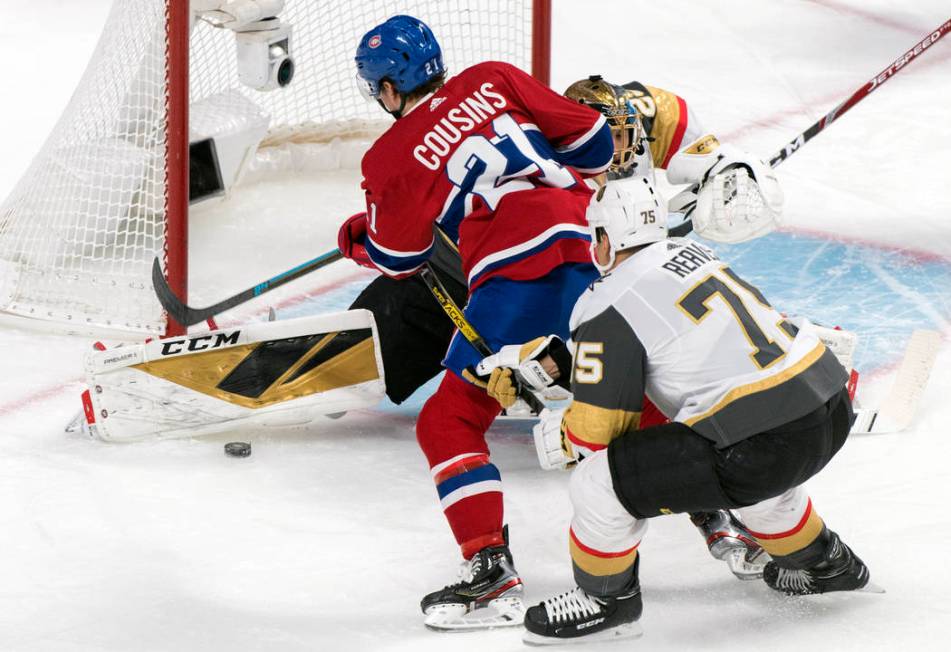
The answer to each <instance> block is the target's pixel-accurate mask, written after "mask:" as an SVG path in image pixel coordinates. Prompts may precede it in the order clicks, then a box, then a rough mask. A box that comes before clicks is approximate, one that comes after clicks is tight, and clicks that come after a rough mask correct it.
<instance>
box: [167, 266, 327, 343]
mask: <svg viewBox="0 0 951 652" xmlns="http://www.w3.org/2000/svg"><path fill="white" fill-rule="evenodd" d="M341 258H343V254H342V253H340V250H339V249H333V250H331V251H328V252H327V253H325V254H321V255H320V256H317V257H316V258H314V259H312V260H308V261H307V262H306V263H301V264H300V265H298V266H296V267H293V268H291V269H289V270H287V271H286V272H282V273H280V274H278V275H277V276H273V277H271V278H269V279H267V280H266V281H263V282H261V283H258V284H257V285H255V286H254V287H250V288H248V289H247V290H243V291H241V292H238V293H237V294H235V295H233V296H230V297H228V298H227V299H225V300H223V301H219V302H218V303H216V304H213V305H210V306H208V307H206V308H192V307H191V306H188V305H186V304H185V303H183V302H182V300H181V299H179V298H178V296H176V295H175V292H173V291H172V288H170V287H169V286H168V281H166V280H165V275H164V274H163V273H162V265H161V263H160V262H159V259H158V257H157V256H156V258H155V260H154V261H153V262H152V285H153V286H154V287H155V294H156V296H158V300H159V303H161V304H162V307H163V308H165V311H166V312H167V313H168V315H169V316H170V317H171V318H172V319H174V320H175V321H177V322H178V323H179V324H181V325H182V326H184V327H185V328H188V327H189V326H193V325H195V324H199V323H201V322H203V321H205V320H206V319H208V318H209V317H214V316H215V315H218V314H220V313H222V312H224V311H225V310H230V309H231V308H234V307H235V306H238V305H241V304H242V303H244V302H245V301H249V300H251V299H253V298H255V297H258V296H260V295H262V294H264V293H265V292H268V291H270V290H273V289H274V288H276V287H280V286H282V285H284V284H285V283H290V282H291V281H293V280H294V279H297V278H300V277H301V276H303V275H305V274H309V273H310V272H312V271H314V270H315V269H320V268H321V267H326V266H327V265H329V264H330V263H332V262H334V261H337V260H340V259H341Z"/></svg>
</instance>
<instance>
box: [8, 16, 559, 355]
mask: <svg viewBox="0 0 951 652" xmlns="http://www.w3.org/2000/svg"><path fill="white" fill-rule="evenodd" d="M209 4H214V3H213V2H209V0H114V4H113V7H112V9H111V11H110V14H109V18H108V19H107V22H106V24H105V26H104V28H103V32H102V35H101V36H100V39H99V42H98V44H97V46H96V49H95V51H94V54H93V56H92V58H91V59H90V62H89V64H88V65H87V68H86V71H85V73H84V75H83V77H82V79H81V80H80V82H79V84H78V86H77V88H76V90H75V92H74V94H73V96H72V98H71V100H70V102H69V104H68V105H67V107H66V109H65V110H64V112H63V114H62V115H61V117H60V119H59V121H58V122H57V125H56V127H55V128H54V129H53V131H52V132H51V133H50V134H49V136H48V138H47V140H46V143H45V144H44V146H43V148H42V149H41V150H40V152H39V153H38V154H37V155H36V157H35V158H34V160H33V162H32V163H31V165H30V167H29V168H28V169H27V171H26V173H25V174H24V176H23V177H22V178H21V180H20V181H19V183H18V184H17V185H16V186H15V187H14V188H13V190H12V191H11V192H10V194H9V195H8V196H7V198H6V199H5V201H3V203H2V204H0V312H3V313H9V314H13V315H18V316H23V317H29V318H33V319H40V320H44V321H47V322H56V323H64V324H67V325H68V326H67V328H68V329H69V330H71V331H74V332H96V331H99V330H101V329H109V330H115V331H124V332H126V333H130V334H131V335H132V336H133V337H137V336H139V334H144V335H161V334H165V333H169V334H175V333H180V332H182V329H181V328H180V327H178V326H177V325H176V324H174V323H171V322H169V321H168V320H167V317H166V316H165V314H164V313H163V311H162V308H161V306H160V304H159V303H158V301H157V299H156V297H155V295H154V292H153V290H152V286H151V280H150V270H151V262H152V259H153V258H154V257H155V256H157V255H158V256H159V257H160V259H161V260H162V261H163V267H164V271H165V274H166V277H167V278H168V280H169V285H170V286H171V287H172V288H173V289H174V290H175V292H176V294H178V295H179V296H180V297H181V298H182V299H183V300H185V301H187V299H188V291H187V290H188V251H189V246H188V230H189V229H188V216H189V211H190V210H192V209H194V207H195V206H197V205H199V204H202V203H204V202H210V201H213V200H214V198H216V197H222V196H229V195H231V193H232V191H233V190H234V188H236V187H237V186H238V184H239V182H241V181H242V180H246V179H248V178H250V177H252V176H253V175H255V174H260V170H261V169H266V167H267V166H263V167H259V168H258V169H257V171H256V168H255V161H257V160H259V159H261V157H262V155H266V154H267V152H268V151H270V149H271V148H278V147H281V146H284V145H285V144H287V143H329V142H331V141H333V142H337V141H339V140H341V139H347V138H348V137H353V136H359V137H361V138H363V139H371V140H372V138H373V137H375V135H376V134H378V133H380V132H382V130H383V129H384V128H385V127H386V124H387V123H386V116H385V115H384V114H383V113H382V111H380V110H379V108H378V107H376V106H375V105H373V104H372V103H367V102H366V101H365V100H364V99H363V98H362V97H361V96H360V94H359V92H358V90H357V88H356V85H355V83H354V74H355V67H354V64H353V55H354V52H355V49H356V45H357V42H358V40H359V38H360V37H361V36H362V35H363V34H364V33H365V32H366V30H368V29H370V28H371V27H372V26H373V25H376V24H379V23H380V22H383V21H384V20H386V19H387V18H388V17H390V16H392V15H395V14H399V13H406V14H411V15H414V16H417V17H419V18H421V19H422V20H424V21H425V22H427V24H429V25H430V27H431V28H432V29H433V31H434V33H435V34H436V36H437V38H438V39H439V41H440V43H441V45H442V47H443V52H444V58H445V60H446V63H447V65H448V67H449V72H450V74H452V73H453V72H458V71H460V70H462V69H464V68H466V67H468V66H470V65H473V64H475V63H479V62H481V61H486V60H501V61H507V62H509V63H512V64H515V65H517V66H519V67H521V68H522V69H524V70H526V71H530V72H532V74H534V75H535V76H536V77H538V78H539V79H541V80H542V81H544V82H546V83H547V82H548V75H549V65H550V64H549V60H550V57H549V50H550V38H551V27H550V25H551V24H550V13H551V0H375V1H374V2H361V3H350V2H337V1H335V0H285V1H284V2H283V5H284V7H283V9H282V11H281V12H280V14H279V20H280V22H281V23H283V24H286V25H287V26H288V28H287V42H286V43H282V46H287V47H288V48H289V50H290V52H289V54H290V55H291V57H292V59H293V63H294V67H293V73H294V74H293V79H292V80H291V82H290V83H289V84H287V85H285V86H279V87H277V88H274V89H273V90H255V89H254V88H252V87H250V86H249V85H248V84H247V83H244V82H246V81H247V79H246V75H245V77H242V75H243V74H244V73H246V71H245V70H241V69H240V68H241V66H242V65H244V64H246V63H247V60H246V59H245V60H242V59H241V56H243V55H242V49H241V47H242V46H241V41H239V37H240V34H237V33H236V32H235V31H232V30H231V29H226V28H223V27H222V24H221V23H220V22H216V20H215V19H214V17H209V15H208V14H207V12H204V13H202V12H200V11H199V10H198V9H197V7H198V6H199V5H200V6H201V7H202V8H203V9H204V8H207V7H208V6H209ZM261 4H272V5H273V4H275V3H274V2H270V3H261ZM277 4H280V3H277ZM248 51H250V50H248ZM265 51H266V50H265ZM242 62H243V63H242ZM350 154H351V155H350V156H349V157H348V159H349V160H353V159H354V154H353V152H351V153H350Z"/></svg>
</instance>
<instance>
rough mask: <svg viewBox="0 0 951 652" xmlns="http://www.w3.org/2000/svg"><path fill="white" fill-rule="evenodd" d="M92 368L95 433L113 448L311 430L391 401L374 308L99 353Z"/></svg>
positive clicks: (86, 397) (89, 401) (87, 405)
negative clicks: (318, 421)
mask: <svg viewBox="0 0 951 652" xmlns="http://www.w3.org/2000/svg"><path fill="white" fill-rule="evenodd" d="M85 371H86V380H87V383H88V387H89V391H88V392H85V393H84V394H83V409H84V412H85V415H86V422H87V425H88V428H89V431H90V433H91V434H92V435H93V436H95V437H98V438H99V439H102V440H104V441H110V442H125V441H136V440H143V439H169V438H180V437H196V436H200V435H207V434H213V433H219V432H227V431H229V430H233V429H235V428H237V427H244V426H253V427H261V428H265V427H274V426H278V427H281V426H297V425H304V424H307V423H309V422H310V421H312V420H313V419H315V418H316V417H319V416H323V415H327V414H333V413H339V412H344V411H347V410H352V409H356V408H361V407H368V406H372V405H375V404H377V403H378V402H379V401H380V400H381V399H382V398H383V397H384V395H385V385H384V377H383V362H382V358H381V357H380V345H379V336H378V335H377V329H376V323H375V322H374V319H373V314H372V313H371V312H369V311H368V310H350V311H347V312H339V313H332V314H326V315H317V316H313V317H303V318H300V319H289V320H285V321H277V322H265V323H255V324H249V325H246V326H241V327H238V328H231V329H221V330H215V331H210V332H207V333H200V334H197V335H190V336H183V337H177V338H169V339H164V340H158V341H155V342H150V343H147V344H137V345H133V346H126V347H122V348H118V349H112V350H107V351H96V352H93V353H90V354H88V355H87V356H86V359H85Z"/></svg>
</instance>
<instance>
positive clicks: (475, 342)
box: [419, 263, 545, 414]
mask: <svg viewBox="0 0 951 652" xmlns="http://www.w3.org/2000/svg"><path fill="white" fill-rule="evenodd" d="M419 276H420V278H422V279H423V282H425V283H426V287H428V288H429V291H430V292H432V294H433V296H434V297H435V298H436V301H437V302H438V303H439V305H440V306H441V307H442V309H443V310H444V311H445V313H446V315H448V316H449V319H451V320H452V323H454V324H455V325H456V328H458V329H459V332H460V333H462V335H463V337H465V338H466V339H467V340H469V342H470V343H471V344H472V346H473V347H475V350H476V351H478V352H479V355H481V356H483V357H485V356H489V355H492V354H493V353H494V351H493V350H492V349H491V348H490V347H489V345H488V343H487V342H486V341H485V340H484V339H483V338H482V336H481V335H479V332H478V331H477V330H476V329H475V327H473V325H472V324H471V323H469V320H468V319H466V316H465V315H464V314H463V312H462V310H461V309H460V308H459V306H458V305H456V302H455V301H453V300H452V297H451V296H450V295H449V291H448V290H446V286H445V285H444V284H443V282H442V281H441V280H440V278H439V275H438V274H437V273H436V270H435V269H434V268H433V266H432V265H430V264H429V263H426V264H425V266H424V267H423V269H422V270H420V272H419ZM518 396H519V398H521V399H522V400H523V401H525V402H526V403H527V404H528V407H530V408H531V409H532V411H533V412H535V414H539V413H541V411H542V410H543V409H545V406H544V404H543V403H542V402H541V401H540V400H539V398H538V397H537V396H535V395H534V394H532V392H531V391H530V390H529V389H528V388H526V387H524V386H522V387H520V388H519V394H518Z"/></svg>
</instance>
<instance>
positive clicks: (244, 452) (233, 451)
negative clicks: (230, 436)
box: [225, 441, 251, 457]
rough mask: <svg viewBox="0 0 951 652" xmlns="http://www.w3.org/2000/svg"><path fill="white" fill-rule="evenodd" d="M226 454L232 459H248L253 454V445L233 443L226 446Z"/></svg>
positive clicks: (239, 442) (240, 442) (241, 442)
mask: <svg viewBox="0 0 951 652" xmlns="http://www.w3.org/2000/svg"><path fill="white" fill-rule="evenodd" d="M225 454H227V455H230V456H231V457H247V456H248V455H250V454H251V444H248V443H246V442H243V441H231V442H228V443H227V444H225Z"/></svg>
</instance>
